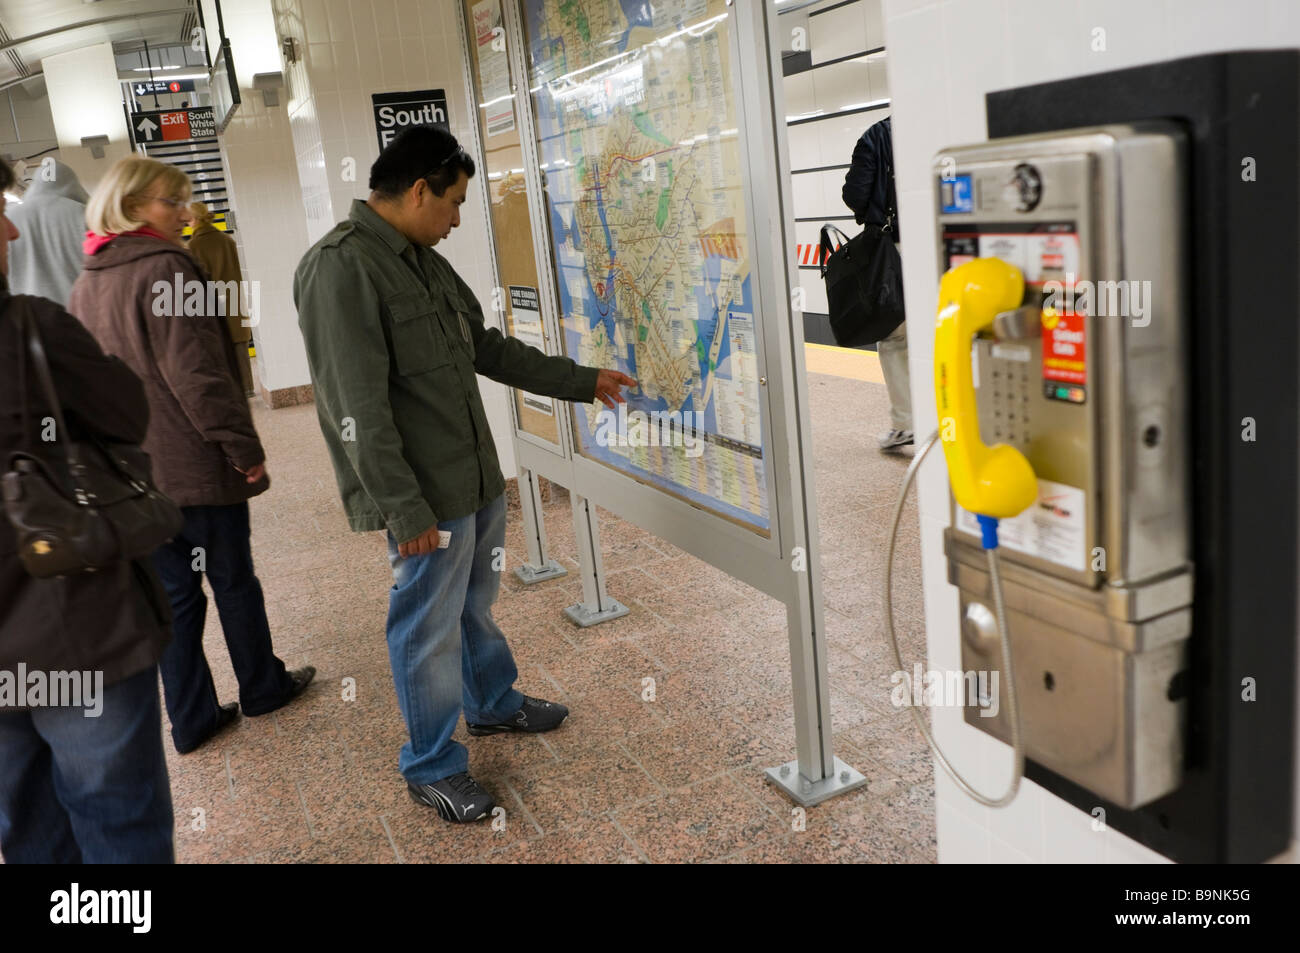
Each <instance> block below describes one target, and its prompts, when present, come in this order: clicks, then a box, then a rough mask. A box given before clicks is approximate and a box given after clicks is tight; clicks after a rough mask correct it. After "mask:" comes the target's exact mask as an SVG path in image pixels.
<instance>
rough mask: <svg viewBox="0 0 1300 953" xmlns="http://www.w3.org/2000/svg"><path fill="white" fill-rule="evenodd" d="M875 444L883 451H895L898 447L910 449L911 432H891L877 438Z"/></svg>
mask: <svg viewBox="0 0 1300 953" xmlns="http://www.w3.org/2000/svg"><path fill="white" fill-rule="evenodd" d="M876 444H877V445H878V446H879V447H880V449H881V450H884V451H889V450H897V449H898V448H899V447H910V446H911V445H912V431H910V430H891V431H889V433H887V434H885V435H884V436H882V437H879V438H877V440H876Z"/></svg>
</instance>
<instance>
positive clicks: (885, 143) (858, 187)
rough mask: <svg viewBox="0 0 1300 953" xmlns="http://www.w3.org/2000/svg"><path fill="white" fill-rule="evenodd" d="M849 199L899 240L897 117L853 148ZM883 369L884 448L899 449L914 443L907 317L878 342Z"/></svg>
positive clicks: (861, 218)
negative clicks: (886, 398)
mask: <svg viewBox="0 0 1300 953" xmlns="http://www.w3.org/2000/svg"><path fill="white" fill-rule="evenodd" d="M841 195H842V197H843V199H844V204H845V205H847V206H848V207H849V209H850V210H851V211H852V212H853V216H854V218H855V219H857V222H858V224H859V225H881V226H888V227H889V229H890V230H891V231H892V233H893V237H894V243H895V245H897V244H898V241H899V234H898V196H897V194H896V193H895V191H894V145H893V131H892V117H886V118H885V119H882V120H881V121H880V122H878V123H876V124H875V125H873V126H870V127H869V128H868V129H867V131H866V132H864V133H863V134H862V137H861V138H860V139H858V143H857V145H856V146H854V148H853V159H852V161H851V163H850V165H849V171H848V173H847V174H846V175H845V176H844V189H843V191H842V193H841ZM876 354H877V355H878V356H879V357H880V370H881V373H883V374H884V376H885V388H886V389H887V390H888V392H889V416H890V423H891V427H890V430H889V431H888V432H887V433H884V434H882V435H881V436H880V437H879V438H878V439H877V444H878V445H879V447H880V449H881V450H884V451H893V450H898V449H900V448H902V447H907V446H911V445H912V440H913V437H912V389H911V388H912V384H911V374H910V372H909V370H908V366H907V322H906V321H903V322H902V323H901V324H899V326H898V327H897V328H895V329H894V331H893V333H892V334H890V335H889V336H888V337H886V338H885V339H884V340H882V341H879V342H878V343H877V344H876Z"/></svg>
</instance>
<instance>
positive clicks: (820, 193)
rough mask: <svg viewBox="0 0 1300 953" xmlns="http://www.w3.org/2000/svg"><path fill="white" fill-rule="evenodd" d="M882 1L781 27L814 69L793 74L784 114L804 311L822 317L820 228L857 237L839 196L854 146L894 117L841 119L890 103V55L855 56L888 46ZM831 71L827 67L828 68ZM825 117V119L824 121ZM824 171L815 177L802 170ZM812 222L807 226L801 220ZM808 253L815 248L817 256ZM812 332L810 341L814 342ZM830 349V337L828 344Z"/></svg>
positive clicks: (817, 10)
mask: <svg viewBox="0 0 1300 953" xmlns="http://www.w3.org/2000/svg"><path fill="white" fill-rule="evenodd" d="M880 3H881V0H852V2H849V3H845V4H842V5H837V4H836V3H834V2H832V0H826V2H823V3H820V4H817V5H816V6H813V7H808V8H799V9H796V10H792V11H791V12H789V13H783V14H781V16H780V17H779V18H778V20H777V24H778V29H779V30H780V31H781V32H780V36H779V39H780V41H781V48H782V50H791V51H794V50H797V49H798V48H799V47H800V46H803V47H804V48H805V49H806V51H807V52H808V53H809V54H810V59H811V66H812V68H811V69H809V68H806V66H807V64H804V67H803V68H799V71H798V72H787V74H786V77H785V112H786V119H787V121H790V122H793V125H789V126H788V127H787V135H788V140H789V144H790V168H791V170H792V171H794V175H793V176H792V178H791V189H792V191H791V195H792V200H793V204H794V214H795V219H796V222H795V236H796V242H797V245H798V248H797V249H792V251H795V252H796V254H798V255H799V263H800V269H799V278H800V285H801V286H802V288H803V289H804V295H805V298H804V303H805V305H804V311H805V313H808V314H820V315H824V314H825V313H826V311H827V307H826V288H825V285H824V284H823V283H822V280H821V276H820V274H819V272H818V270H817V269H816V267H815V263H816V259H815V258H814V257H811V256H812V255H815V254H816V251H815V246H816V244H817V241H818V236H819V233H820V230H821V226H822V224H823V223H824V222H830V223H831V224H833V225H835V226H836V227H837V228H839V229H840V230H841V231H843V232H844V233H845V234H847V235H850V236H852V235H854V234H856V233H857V231H858V230H859V228H860V226H858V225H857V224H856V223H855V222H854V221H853V213H852V212H851V211H850V210H849V209H848V208H847V207H846V206H845V205H844V200H843V199H842V198H841V196H840V192H841V190H842V189H843V187H844V175H845V173H846V172H847V170H848V164H849V160H850V158H852V156H853V147H854V145H855V144H856V143H857V141H858V137H860V136H861V135H862V133H863V131H864V130H866V128H867V127H868V126H870V125H872V124H873V123H877V122H879V121H880V120H882V119H884V118H885V117H886V116H888V115H889V109H888V108H887V107H886V108H883V109H872V110H870V111H864V112H853V113H851V114H849V115H844V116H835V115H834V114H835V113H838V112H842V111H845V110H847V109H855V108H861V107H862V106H864V105H866V104H875V103H879V102H882V101H884V102H887V101H888V99H889V83H888V76H887V72H886V69H885V62H886V57H887V55H888V53H887V52H883V53H881V52H878V53H874V54H872V55H870V56H860V57H854V58H852V59H846V60H843V61H842V62H831V61H834V60H842V59H843V58H844V57H850V56H853V54H857V53H863V52H865V51H868V50H878V49H879V48H880V47H881V46H883V45H884V22H883V18H882V15H881V9H880ZM827 63H830V65H821V64H827ZM819 117H826V118H819ZM810 169H820V170H823V171H817V172H810V171H799V170H810ZM800 219H807V221H799V220H800ZM808 246H814V247H813V248H812V249H811V250H810V249H809V247H808ZM813 334H815V332H814V331H812V330H811V329H810V336H809V340H816V337H814V336H812V335H813ZM824 343H829V338H828V339H827V341H826V342H824Z"/></svg>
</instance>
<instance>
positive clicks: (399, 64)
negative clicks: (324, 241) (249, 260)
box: [275, 0, 515, 477]
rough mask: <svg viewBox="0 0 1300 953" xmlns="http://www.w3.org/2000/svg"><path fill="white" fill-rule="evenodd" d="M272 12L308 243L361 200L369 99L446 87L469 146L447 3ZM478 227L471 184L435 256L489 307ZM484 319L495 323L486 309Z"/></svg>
mask: <svg viewBox="0 0 1300 953" xmlns="http://www.w3.org/2000/svg"><path fill="white" fill-rule="evenodd" d="M275 10H276V28H277V32H278V33H279V36H280V39H281V40H283V39H284V38H285V37H290V36H291V37H293V38H294V39H295V40H297V42H298V47H299V50H300V57H301V59H300V61H299V62H298V63H296V64H292V65H291V64H288V63H285V66H284V69H285V75H286V82H287V84H288V87H289V88H288V90H287V92H288V106H287V108H288V111H289V122H290V125H291V128H292V134H293V150H294V151H293V161H295V162H296V166H297V170H298V178H299V180H300V183H301V192H302V196H301V201H302V203H303V205H304V206H305V220H306V230H307V236H308V239H309V241H313V242H314V241H315V240H316V239H317V238H318V237H320V236H321V235H323V234H324V233H325V232H327V231H328V230H329V229H330V228H331V227H333V225H334V223H335V222H337V221H339V220H341V219H343V218H346V217H347V214H348V208H349V207H350V205H351V203H352V200H353V199H358V198H360V199H364V198H365V197H366V196H367V195H368V194H369V190H368V189H367V188H366V181H367V178H368V175H369V169H370V165H371V163H373V162H374V160H375V159H376V158H377V157H378V155H379V144H378V141H377V139H376V134H375V122H374V111H373V109H372V106H371V101H370V96H371V94H373V93H384V92H398V91H405V90H418V89H445V90H446V93H447V104H448V112H449V114H450V115H449V120H450V125H451V131H452V134H453V135H455V136H456V137H457V138H458V139H460V140H461V142H462V143H465V144H467V145H468V144H470V143H471V142H472V137H471V127H470V125H469V123H470V122H472V120H473V116H472V113H471V112H470V110H469V107H468V105H467V103H466V99H465V80H464V65H463V51H462V47H461V40H460V28H459V25H458V21H457V17H456V7H455V4H454V3H452V2H450V0H439V2H437V3H433V2H420V0H374V2H368V3H352V2H348V0H276V2H275ZM300 214H304V213H300ZM485 222H486V219H485V212H484V206H483V202H482V193H481V191H480V190H479V189H478V188H475V187H471V189H470V191H469V197H468V199H467V201H466V202H465V205H464V206H463V207H462V209H461V226H460V228H459V229H457V230H456V231H455V233H453V235H452V237H451V238H450V239H447V240H446V241H445V242H443V243H440V244H439V246H438V251H439V252H440V253H441V254H442V255H444V256H445V257H446V258H447V259H448V260H449V261H450V262H451V264H452V265H453V267H455V268H456V270H457V272H459V274H460V275H461V277H462V278H464V279H465V281H466V282H467V283H468V284H469V286H470V287H471V288H472V289H473V290H474V292H475V294H476V295H478V298H479V300H480V301H481V302H490V301H491V300H492V277H491V276H492V271H491V267H490V264H489V262H490V258H489V255H490V252H489V247H488V238H487V230H486V224H485ZM299 255H301V252H299ZM486 316H487V318H488V320H489V321H491V320H493V318H494V315H493V314H492V312H491V310H490V309H487V311H486ZM480 386H481V388H482V391H483V400H484V404H485V406H486V409H487V412H488V419H489V422H490V423H491V425H492V431H493V436H494V438H495V440H496V444H497V450H498V453H499V455H500V457H501V466H502V470H503V471H504V472H505V474H506V476H507V477H509V476H512V475H513V473H514V468H515V464H514V452H513V445H512V439H511V433H512V427H511V423H510V416H509V409H508V404H507V401H506V393H505V389H504V388H502V387H501V385H499V384H496V383H494V382H492V381H487V380H484V379H480Z"/></svg>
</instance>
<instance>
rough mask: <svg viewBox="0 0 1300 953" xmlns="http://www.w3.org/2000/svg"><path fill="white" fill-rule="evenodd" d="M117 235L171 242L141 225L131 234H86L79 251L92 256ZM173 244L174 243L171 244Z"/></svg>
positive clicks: (155, 231)
mask: <svg viewBox="0 0 1300 953" xmlns="http://www.w3.org/2000/svg"><path fill="white" fill-rule="evenodd" d="M119 235H144V236H147V237H149V238H161V239H162V240H163V241H165V242H170V241H171V239H170V238H168V237H167V236H166V235H164V234H163V233H162V232H160V231H157V230H156V229H152V228H150V227H149V226H148V225H142V226H140V227H139V228H137V229H136V230H135V231H133V232H113V233H112V234H109V235H96V234H95V233H94V232H86V240H85V242H83V243H82V245H81V250H82V251H84V252H85V253H86V254H87V255H93V254H95V253H96V252H97V251H99V250H100V249H101V248H103V247H104V246H105V245H107V244H108V243H109V242H111V241H112V240H113V239H115V238H117V237H118V236H119ZM173 244H175V243H174V242H173Z"/></svg>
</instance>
